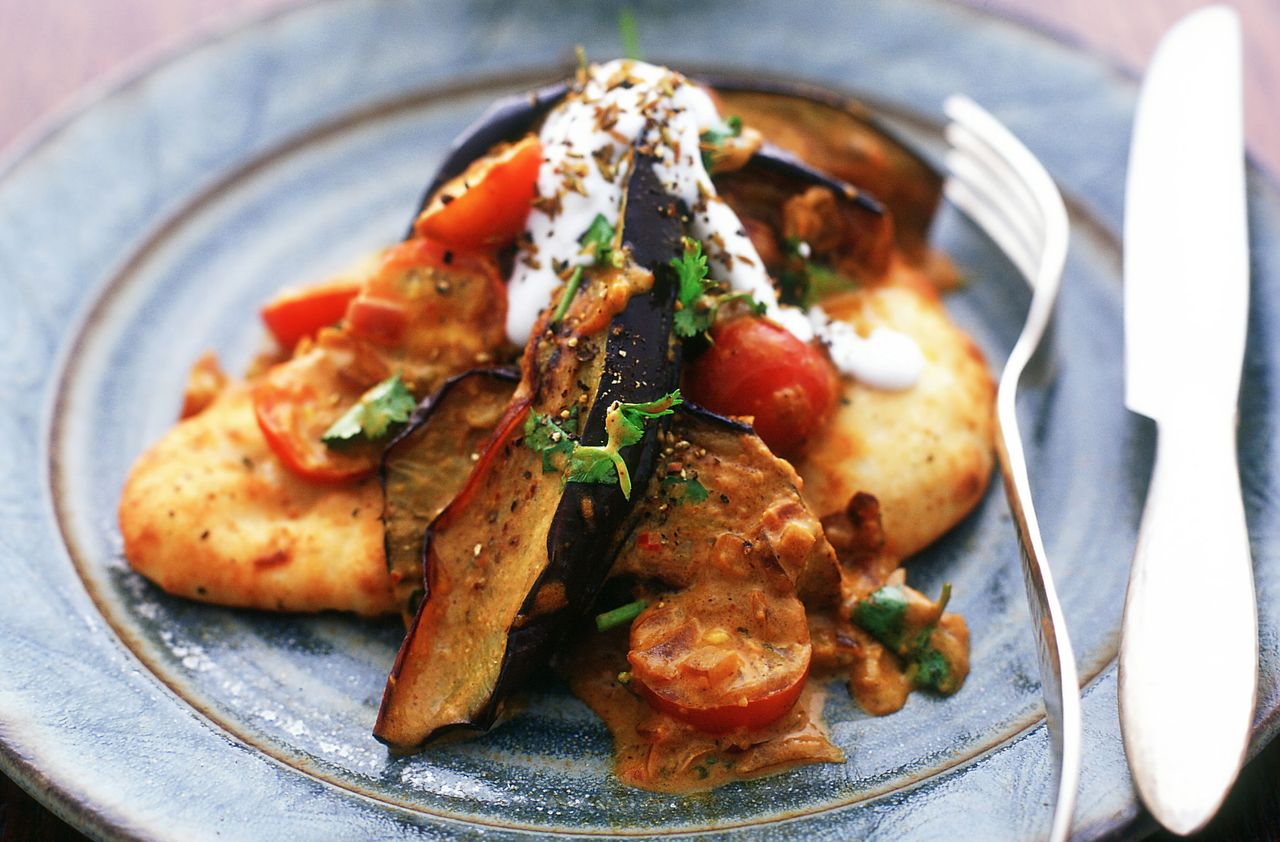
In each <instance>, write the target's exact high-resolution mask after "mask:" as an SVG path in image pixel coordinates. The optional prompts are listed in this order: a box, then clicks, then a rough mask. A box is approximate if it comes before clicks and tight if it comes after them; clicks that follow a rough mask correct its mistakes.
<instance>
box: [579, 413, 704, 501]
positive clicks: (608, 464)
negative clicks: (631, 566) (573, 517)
mask: <svg viewBox="0 0 1280 842" xmlns="http://www.w3.org/2000/svg"><path fill="white" fill-rule="evenodd" d="M682 402H683V401H682V400H681V398H680V390H679V389H676V390H675V391H674V392H672V393H671V394H669V395H664V396H662V397H661V398H658V399H657V400H654V401H649V402H647V403H624V402H622V401H614V402H613V405H612V406H610V407H609V412H608V414H607V415H605V419H604V428H605V433H606V434H607V435H608V437H609V438H608V441H606V442H605V443H604V444H603V445H584V444H579V445H577V446H576V447H574V449H573V451H572V452H570V454H569V466H568V469H567V470H566V472H565V482H595V483H605V484H608V483H612V482H615V481H616V482H617V483H618V486H619V487H620V488H621V489H622V496H623V497H625V498H627V499H628V500H630V499H631V473H630V471H628V470H627V463H626V461H625V460H624V459H623V458H622V455H621V454H620V453H619V452H618V451H620V450H621V449H622V448H624V447H629V446H631V445H633V444H636V443H637V442H639V441H640V440H641V439H642V438H644V425H645V422H647V421H649V420H650V419H652V418H661V417H662V416H664V415H670V414H671V413H672V411H673V410H674V409H675V407H677V406H679V405H680V404H681V403H682Z"/></svg>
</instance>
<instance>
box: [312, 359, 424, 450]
mask: <svg viewBox="0 0 1280 842" xmlns="http://www.w3.org/2000/svg"><path fill="white" fill-rule="evenodd" d="M415 406H417V401H415V400H414V399H413V393H412V392H410V391H409V390H408V388H406V387H405V385H404V381H403V380H401V379H400V375H399V374H393V375H392V376H390V377H388V378H387V379H386V380H383V381H382V382H381V383H379V384H377V385H376V386H374V387H373V388H372V389H369V390H368V391H367V392H365V393H364V394H363V395H361V396H360V399H359V400H358V401H356V402H355V404H354V405H353V406H352V407H351V408H350V409H348V410H347V411H346V412H344V413H343V414H342V415H341V417H339V418H338V420H337V421H334V422H333V423H332V424H331V425H329V429H327V430H325V431H324V434H323V435H322V436H321V437H320V440H321V441H322V442H324V443H325V444H327V445H329V446H330V447H335V446H338V447H340V446H342V445H344V444H349V443H350V442H352V441H355V440H356V439H357V438H360V437H364V438H365V439H366V440H367V441H377V440H378V439H381V438H383V437H384V436H386V435H387V434H388V433H389V432H390V431H391V430H392V428H394V427H398V426H400V425H401V424H403V423H404V422H405V421H408V420H409V416H410V415H411V414H412V413H413V409H414V407H415Z"/></svg>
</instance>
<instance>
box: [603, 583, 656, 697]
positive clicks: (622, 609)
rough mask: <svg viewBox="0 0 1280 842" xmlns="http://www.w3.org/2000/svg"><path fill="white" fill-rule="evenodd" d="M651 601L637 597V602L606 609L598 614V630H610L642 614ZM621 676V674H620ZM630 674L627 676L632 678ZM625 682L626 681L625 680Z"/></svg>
mask: <svg viewBox="0 0 1280 842" xmlns="http://www.w3.org/2000/svg"><path fill="white" fill-rule="evenodd" d="M648 604H649V601H648V600H644V599H637V600H636V601H635V602H628V603H627V604H626V605H620V606H618V607H617V608H615V609H613V610H612V611H606V612H604V613H603V614H597V615H596V631H608V630H609V629H612V628H617V627H618V626H621V625H623V624H624V623H629V622H631V621H632V620H634V619H635V618H636V617H639V616H640V612H641V611H643V610H644V609H645V607H646V606H648ZM618 677H619V678H621V677H622V676H621V674H619V676H618ZM630 677H631V676H630V675H628V676H627V678H628V680H630ZM623 683H624V684H625V683H626V682H623Z"/></svg>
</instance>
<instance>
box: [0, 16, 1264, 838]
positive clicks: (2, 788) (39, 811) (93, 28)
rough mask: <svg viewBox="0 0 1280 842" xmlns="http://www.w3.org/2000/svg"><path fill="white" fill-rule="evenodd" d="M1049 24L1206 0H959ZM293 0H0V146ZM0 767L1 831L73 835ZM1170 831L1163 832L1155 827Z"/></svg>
mask: <svg viewBox="0 0 1280 842" xmlns="http://www.w3.org/2000/svg"><path fill="white" fill-rule="evenodd" d="M967 2H969V3H970V5H973V6H976V7H979V8H984V9H987V10H990V11H993V12H997V13H1001V14H1007V15H1010V16H1012V17H1015V18H1018V19H1020V20H1023V21H1026V22H1029V23H1032V24H1035V25H1038V26H1042V27H1045V28H1048V29H1049V30H1051V31H1053V32H1055V33H1058V34H1059V35H1061V36H1063V37H1064V38H1065V39H1067V40H1069V41H1073V42H1075V43H1078V44H1080V45H1082V46H1084V47H1087V48H1089V49H1093V50H1096V51H1097V52H1099V53H1100V54H1102V55H1104V56H1106V57H1108V58H1109V59H1110V60H1112V61H1114V62H1117V63H1119V64H1121V65H1124V66H1127V67H1130V68H1134V69H1140V68H1142V67H1144V66H1145V65H1146V62H1147V61H1148V60H1149V58H1150V55H1151V52H1152V50H1153V49H1154V47H1155V44H1156V42H1157V41H1158V39H1159V37H1160V34H1161V33H1162V32H1164V30H1165V29H1167V28H1168V26H1169V25H1170V24H1172V23H1173V22H1174V21H1175V20H1177V18H1178V17H1180V16H1181V15H1183V14H1185V13H1186V12H1188V11H1190V10H1192V9H1195V8H1199V7H1201V6H1204V5H1208V0H967ZM292 3H293V0H112V2H57V1H56V0H55V2H51V3H41V2H37V0H0V91H3V96H0V148H3V147H7V146H8V145H9V144H11V143H13V142H14V141H15V139H18V138H20V137H21V136H22V135H23V133H24V132H26V131H33V130H34V129H33V126H37V125H38V123H39V122H40V120H41V119H42V118H45V117H46V116H47V115H49V114H50V113H52V112H54V111H55V110H56V109H58V108H60V107H63V106H64V105H65V104H66V103H67V102H68V101H70V100H71V99H72V98H73V97H74V96H75V95H76V93H77V92H79V91H81V90H82V89H83V88H84V87H85V86H86V85H90V84H93V83H95V82H97V81H98V80H100V79H102V78H103V77H104V76H106V75H109V74H111V73H118V72H121V71H122V70H123V69H124V68H127V67H128V66H130V65H133V64H137V63H140V62H145V61H146V58H147V56H149V55H151V54H153V53H154V52H156V51H158V50H161V49H164V48H166V47H168V46H170V45H173V44H179V43H182V42H183V41H185V40H187V39H192V38H195V37H198V34H199V33H200V31H202V30H205V29H213V28H219V27H222V26H225V25H226V24H227V23H228V22H229V21H230V20H232V19H234V18H237V17H240V16H244V15H252V14H257V13H262V12H265V11H268V10H271V9H275V8H279V7H283V6H287V5H291V4H292ZM1231 5H1233V6H1235V7H1236V8H1237V9H1239V11H1240V13H1241V16H1242V18H1243V20H1244V23H1245V26H1244V32H1245V106H1246V118H1245V124H1246V136H1247V139H1248V143H1249V146H1250V149H1251V151H1252V153H1253V155H1254V156H1255V158H1256V160H1258V161H1259V162H1261V163H1262V164H1263V165H1264V166H1265V167H1267V168H1268V169H1269V170H1270V171H1271V172H1272V173H1280V0H1235V2H1233V3H1232V4H1231ZM1278 782H1280V741H1278V742H1277V744H1275V745H1273V746H1272V747H1270V748H1269V749H1267V750H1266V751H1264V752H1263V753H1262V755H1260V756H1259V757H1258V758H1257V759H1256V760H1254V761H1253V762H1252V763H1251V764H1250V765H1249V766H1248V767H1247V768H1246V770H1245V772H1244V774H1243V775H1242V777H1241V780H1240V782H1239V783H1238V784H1237V786H1236V788H1235V789H1234V791H1233V792H1232V794H1231V797H1230V798H1229V800H1228V802H1227V806H1226V807H1225V808H1224V810H1223V811H1222V813H1221V814H1220V815H1219V817H1218V818H1217V819H1215V821H1214V823H1213V824H1212V825H1211V826H1210V828H1209V829H1208V830H1206V831H1205V832H1204V833H1202V834H1199V835H1198V836H1197V837H1193V838H1197V839H1201V840H1211V839H1212V840H1217V839H1227V840H1271V839H1280V783H1278ZM83 838H84V837H83V836H81V835H80V834H78V833H76V832H75V831H74V830H72V829H70V828H68V827H67V826H66V825H64V824H62V823H61V822H60V821H58V819H56V818H55V817H54V816H53V815H52V814H51V813H49V812H48V811H46V810H45V809H44V808H43V807H41V806H39V804H37V803H36V802H35V801H34V800H33V799H31V798H30V796H28V795H27V794H26V793H24V792H23V791H22V790H21V789H20V788H19V787H18V786H17V785H15V784H14V783H13V782H12V781H9V780H8V779H6V778H4V777H3V776H0V842H27V840H57V841H58V842H62V840H81V839H83ZM1158 838H1162V839H1173V838H1175V837H1171V836H1159V835H1158Z"/></svg>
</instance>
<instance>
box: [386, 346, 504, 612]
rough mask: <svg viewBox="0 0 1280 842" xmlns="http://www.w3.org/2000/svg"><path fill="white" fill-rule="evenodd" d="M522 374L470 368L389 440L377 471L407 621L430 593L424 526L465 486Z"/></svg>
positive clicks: (390, 559)
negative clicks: (427, 578) (426, 567)
mask: <svg viewBox="0 0 1280 842" xmlns="http://www.w3.org/2000/svg"><path fill="white" fill-rule="evenodd" d="M519 381H520V373H519V372H518V371H517V370H516V369H514V368H509V367H504V368H483V369H473V370H471V371H467V372H464V373H462V374H459V375H457V376H455V377H451V378H450V379H449V380H447V381H445V383H444V384H443V385H441V386H440V388H439V389H437V390H436V391H435V392H434V393H433V394H431V395H429V396H428V397H426V398H424V399H423V400H422V402H421V403H420V404H419V405H418V408H417V409H416V410H414V413H413V415H412V416H410V418H409V423H408V424H407V425H406V427H405V428H404V429H403V430H402V431H401V432H400V433H399V434H398V435H397V436H396V437H395V439H393V440H392V442H391V443H390V444H388V445H387V448H386V450H385V451H384V452H383V455H382V465H381V470H380V475H381V479H382V489H383V509H382V520H383V527H384V535H385V538H384V541H385V545H386V554H387V572H388V573H389V574H390V576H391V582H392V588H393V589H394V590H395V595H396V601H397V602H398V603H399V606H400V611H401V613H402V615H403V616H404V619H405V624H406V626H407V625H408V623H409V621H410V620H412V618H413V614H414V612H415V611H416V610H417V608H418V603H419V602H420V601H421V600H422V597H423V595H424V593H425V587H426V585H425V579H424V577H423V538H424V536H425V534H426V531H427V527H428V526H430V525H431V522H432V521H433V520H435V519H436V517H437V516H438V515H439V514H440V512H442V511H443V510H444V508H445V506H447V505H448V504H449V501H450V500H452V499H453V498H454V497H455V496H456V495H457V493H458V492H459V491H461V490H462V488H463V486H464V485H465V484H466V481H467V477H468V476H470V474H471V469H472V467H473V466H474V464H475V459H474V458H473V454H478V453H479V452H480V451H481V450H482V449H483V448H484V446H485V444H486V443H487V442H488V440H489V439H490V438H491V437H492V434H493V428H494V425H495V424H497V422H498V420H499V417H500V416H501V414H502V411H503V409H504V408H505V407H506V406H507V404H508V403H510V400H511V395H512V392H514V391H515V388H516V384H517V383H518V382H519Z"/></svg>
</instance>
